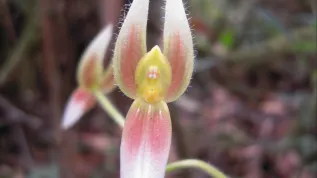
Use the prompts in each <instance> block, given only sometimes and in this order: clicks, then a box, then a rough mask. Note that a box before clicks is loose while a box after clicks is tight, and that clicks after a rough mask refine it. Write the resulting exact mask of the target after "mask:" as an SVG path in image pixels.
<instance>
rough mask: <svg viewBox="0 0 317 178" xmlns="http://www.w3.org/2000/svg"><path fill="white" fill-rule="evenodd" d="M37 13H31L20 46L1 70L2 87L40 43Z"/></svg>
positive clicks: (14, 50)
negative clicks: (30, 50)
mask: <svg viewBox="0 0 317 178" xmlns="http://www.w3.org/2000/svg"><path fill="white" fill-rule="evenodd" d="M36 12H37V11H35V10H34V11H31V12H30V13H31V14H30V15H29V16H28V20H27V26H26V27H25V30H24V31H23V33H22V35H21V39H20V40H19V42H18V44H17V45H16V46H15V47H14V48H13V50H12V52H11V55H10V56H9V57H8V58H7V59H6V62H5V63H4V65H3V67H2V68H1V69H0V86H1V85H3V84H4V83H5V82H6V81H7V80H8V79H9V78H10V75H11V73H12V72H13V69H15V68H16V66H17V65H18V64H19V63H20V62H21V61H22V60H23V59H25V57H24V56H26V54H27V53H28V51H29V49H31V48H32V47H33V46H34V45H35V44H36V43H37V42H38V41H39V35H38V28H37V23H36V22H37V13H36Z"/></svg>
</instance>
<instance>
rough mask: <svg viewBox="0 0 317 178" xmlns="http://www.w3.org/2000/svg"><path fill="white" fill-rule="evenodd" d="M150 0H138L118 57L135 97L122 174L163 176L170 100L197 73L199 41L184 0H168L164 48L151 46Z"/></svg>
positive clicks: (126, 89) (117, 71) (121, 76)
mask: <svg viewBox="0 0 317 178" xmlns="http://www.w3.org/2000/svg"><path fill="white" fill-rule="evenodd" d="M148 11H149V0H134V1H133V3H132V5H131V7H130V10H129V12H128V13H127V16H126V18H125V20H124V22H123V24H122V27H121V30H120V32H119V35H118V38H117V41H116V46H115V50H114V56H113V69H114V76H115V80H116V82H117V84H118V86H119V88H120V89H121V90H122V92H123V93H124V94H125V95H126V96H128V97H130V98H132V99H134V102H133V104H132V106H131V107H130V109H129V111H128V114H127V116H126V122H125V125H124V128H123V135H122V140H121V148H120V166H121V171H120V172H121V178H149V177H151V178H163V177H164V173H165V167H166V164H167V160H168V155H169V150H170V146H171V135H172V126H171V120H170V113H169V109H168V106H167V104H166V103H168V102H172V101H175V100H176V99H178V98H179V97H180V96H181V95H182V94H183V93H184V92H185V90H186V88H187V87H188V85H189V82H190V78H191V76H192V72H193V62H194V54H193V41H192V35H191V31H190V27H189V24H188V20H187V17H186V13H185V9H184V5H183V3H182V0H166V7H165V23H164V35H163V43H164V50H163V52H162V51H161V49H160V47H158V46H155V47H153V48H152V49H151V50H150V51H149V52H147V48H146V26H147V17H148Z"/></svg>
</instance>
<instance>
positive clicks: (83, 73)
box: [77, 25, 112, 89]
mask: <svg viewBox="0 0 317 178" xmlns="http://www.w3.org/2000/svg"><path fill="white" fill-rule="evenodd" d="M111 38H112V25H108V26H106V27H105V28H104V29H103V30H102V31H101V32H99V34H98V35H97V36H96V37H95V38H94V39H93V40H92V42H91V43H90V44H89V45H88V47H87V49H86V50H85V52H84V53H83V55H82V57H81V59H80V63H79V66H78V69H77V80H78V82H79V85H80V86H81V87H83V88H86V89H93V88H98V87H99V85H100V80H101V78H102V73H103V59H104V57H105V53H106V51H107V48H108V46H109V43H110V40H111Z"/></svg>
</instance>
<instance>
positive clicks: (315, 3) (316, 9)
mask: <svg viewBox="0 0 317 178" xmlns="http://www.w3.org/2000/svg"><path fill="white" fill-rule="evenodd" d="M310 3H311V6H312V11H313V14H314V17H315V18H317V0H310Z"/></svg>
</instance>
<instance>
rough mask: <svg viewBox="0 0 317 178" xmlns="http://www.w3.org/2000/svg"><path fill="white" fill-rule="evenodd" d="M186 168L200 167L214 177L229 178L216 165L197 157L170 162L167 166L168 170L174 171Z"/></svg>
mask: <svg viewBox="0 0 317 178" xmlns="http://www.w3.org/2000/svg"><path fill="white" fill-rule="evenodd" d="M186 168H197V169H200V170H202V171H204V172H205V173H207V174H208V175H209V176H211V177H213V178H227V176H226V175H225V174H223V173H222V172H221V171H219V170H218V169H217V168H215V167H214V166H212V165H210V164H208V163H206V162H204V161H201V160H197V159H186V160H181V161H176V162H174V163H170V164H168V165H167V167H166V172H172V171H176V170H179V169H186Z"/></svg>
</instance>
